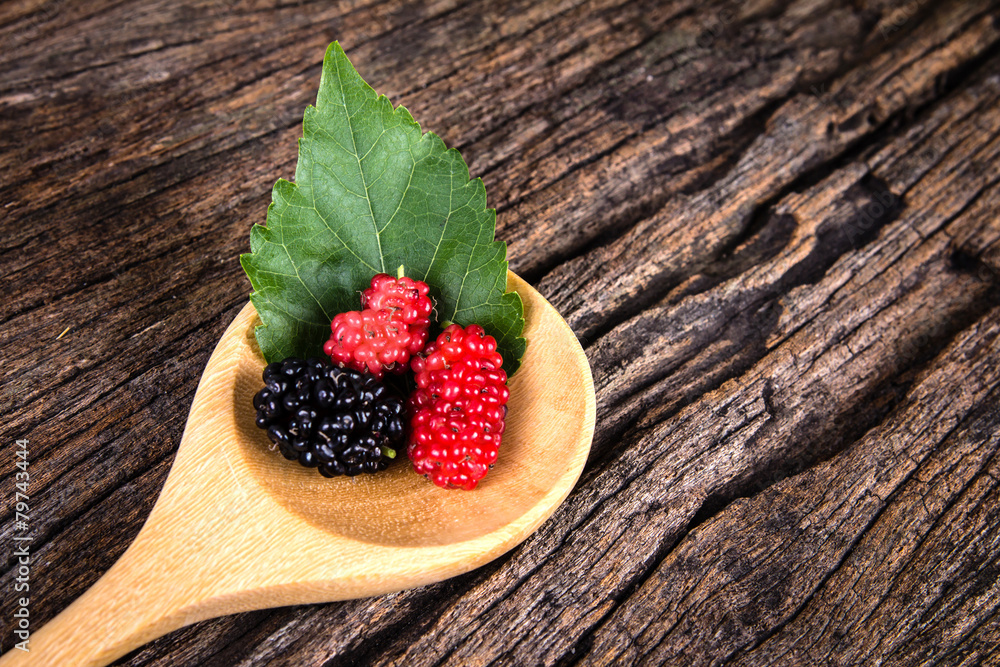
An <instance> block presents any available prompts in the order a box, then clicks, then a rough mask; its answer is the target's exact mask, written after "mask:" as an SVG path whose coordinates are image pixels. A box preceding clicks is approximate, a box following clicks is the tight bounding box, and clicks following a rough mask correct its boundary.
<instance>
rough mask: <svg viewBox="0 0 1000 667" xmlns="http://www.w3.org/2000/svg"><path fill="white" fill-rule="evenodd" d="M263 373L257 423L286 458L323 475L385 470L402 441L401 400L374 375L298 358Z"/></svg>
mask: <svg viewBox="0 0 1000 667" xmlns="http://www.w3.org/2000/svg"><path fill="white" fill-rule="evenodd" d="M263 375H264V388H263V389H261V390H260V391H258V392H257V394H256V395H255V396H254V397H253V406H254V408H255V409H256V410H257V426H258V427H260V428H262V429H265V430H266V431H267V436H268V438H270V440H271V442H273V443H274V444H275V445H277V447H278V449H279V450H280V451H281V453H282V454H283V455H284V457H285V458H286V459H289V460H290V461H298V462H299V463H301V464H302V465H304V466H306V467H307V468H318V469H319V472H320V474H321V475H323V476H324V477H335V476H337V475H352V476H353V475H359V474H361V473H375V472H378V471H379V470H385V468H386V467H388V465H389V461H390V459H392V458H394V457H395V456H396V451H397V450H398V449H399V448H400V447H401V446H402V445H403V436H404V433H403V429H404V426H403V423H404V412H405V407H404V404H403V401H402V399H400V398H398V397H396V396H394V395H393V394H392V392H390V390H389V389H388V388H387V387H386V386H385V385H383V384H382V383H381V382H380V381H379V380H378V379H376V378H375V377H374V376H372V375H369V374H366V373H359V372H357V371H354V370H350V369H346V368H337V367H335V366H334V365H333V364H332V363H330V361H329V360H328V359H309V360H307V361H306V360H302V359H295V358H289V359H286V360H284V361H281V362H275V363H272V364H269V365H268V366H267V367H266V368H265V369H264V374H263Z"/></svg>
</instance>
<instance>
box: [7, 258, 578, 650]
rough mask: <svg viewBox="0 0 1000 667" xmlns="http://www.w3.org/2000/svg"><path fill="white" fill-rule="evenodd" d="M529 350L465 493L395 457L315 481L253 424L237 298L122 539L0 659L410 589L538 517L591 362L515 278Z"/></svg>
mask: <svg viewBox="0 0 1000 667" xmlns="http://www.w3.org/2000/svg"><path fill="white" fill-rule="evenodd" d="M508 289H513V290H515V291H517V292H518V294H520V296H521V299H522V301H523V302H524V307H525V323H526V327H525V334H524V335H525V337H526V338H527V339H528V349H527V352H526V354H525V357H524V360H523V363H522V365H521V369H520V370H519V371H518V373H517V374H516V375H515V376H514V377H513V378H511V380H510V383H509V386H510V396H511V397H510V402H509V403H508V408H509V413H508V418H507V429H506V431H505V433H504V436H503V443H502V445H501V448H500V458H499V460H498V461H497V463H496V465H495V466H494V468H493V469H492V470H491V471H490V472H489V474H488V475H487V476H486V477H485V479H483V481H482V482H480V484H479V486H478V487H477V488H476V489H475V490H474V491H471V492H466V491H449V490H445V489H441V488H438V487H436V486H434V485H433V484H431V483H430V482H429V481H427V480H425V479H424V478H423V477H421V476H419V475H416V474H415V473H414V472H413V471H412V468H411V466H410V464H409V462H408V461H406V460H405V457H403V460H397V461H395V462H394V463H393V465H391V466H390V468H389V469H388V470H386V471H384V472H381V473H379V474H377V475H362V476H358V477H354V478H346V477H341V478H334V479H326V478H323V477H322V476H320V475H319V474H318V473H317V472H316V471H315V470H312V469H307V468H304V467H302V466H300V465H298V463H296V462H290V461H287V460H285V459H284V458H283V457H282V456H280V454H278V452H276V451H271V450H270V442H269V441H268V439H267V437H266V436H265V435H264V434H263V432H262V431H260V430H259V429H257V427H256V426H255V425H254V420H253V417H254V414H253V408H252V405H251V399H252V397H253V394H254V393H255V392H256V391H257V390H258V389H259V388H260V386H262V380H261V371H262V370H263V367H264V360H263V358H262V357H261V355H260V352H259V350H258V348H257V344H256V341H255V339H254V326H255V325H256V324H259V319H258V318H257V314H256V311H255V310H254V309H253V306H252V305H250V304H248V305H247V306H246V307H244V308H243V310H242V311H241V312H240V313H239V315H237V317H236V319H235V320H234V321H233V323H232V324H231V325H230V326H229V328H228V329H227V330H226V332H225V333H224V334H223V336H222V339H221V340H220V341H219V344H218V346H217V347H216V349H215V352H213V354H212V357H211V359H209V362H208V365H207V366H206V368H205V372H204V374H203V375H202V378H201V382H200V383H199V385H198V390H197V392H196V394H195V398H194V402H193V404H192V407H191V412H190V414H189V416H188V422H187V425H186V427H185V429H184V435H183V437H182V439H181V445H180V447H179V448H178V451H177V456H176V458H175V460H174V464H173V466H172V468H171V470H170V474H169V475H168V477H167V481H166V483H165V484H164V487H163V490H162V492H161V493H160V497H159V499H158V500H157V502H156V505H155V506H154V507H153V510H152V512H151V513H150V515H149V518H148V519H147V520H146V523H145V524H144V525H143V528H142V530H141V531H140V532H139V535H138V536H137V537H136V539H135V541H134V542H133V543H132V545H131V546H130V547H129V548H128V549H127V550H126V552H125V553H124V554H123V555H122V557H121V558H120V559H119V560H118V562H116V563H115V564H114V566H112V568H111V569H110V570H108V572H107V573H106V574H105V575H104V576H103V577H101V578H100V579H99V580H98V581H97V582H96V583H95V584H94V585H93V586H92V587H91V588H90V589H89V590H88V591H87V592H86V593H84V594H83V595H82V596H81V597H80V598H79V599H77V600H76V601H74V602H73V603H72V604H71V605H70V606H69V607H67V608H66V609H65V610H64V611H63V612H62V613H60V614H59V615H58V616H56V618H54V619H53V620H52V621H50V622H49V623H48V624H47V625H45V626H44V627H42V628H41V629H40V630H39V631H38V632H36V633H33V634H32V635H31V639H30V642H29V648H30V652H28V653H24V652H22V651H16V650H15V651H9V652H8V653H7V654H6V655H4V656H3V657H2V658H0V665H2V666H3V667H8V666H9V665H18V664H31V665H60V666H63V665H106V664H108V663H110V662H112V661H114V660H115V659H117V658H119V657H121V656H122V655H125V654H126V653H128V652H129V651H132V650H134V649H135V648H137V647H139V646H141V645H143V644H145V643H146V642H148V641H151V640H153V639H155V638H156V637H159V636H161V635H164V634H166V633H167V632H170V631H172V630H175V629H177V628H180V627H183V626H185V625H189V624H191V623H194V622H197V621H200V620H204V619H207V618H213V617H215V616H222V615H225V614H232V613H237V612H242V611H250V610H254V609H263V608H268V607H279V606H285V605H293V604H305V603H315V602H332V601H336V600H347V599H353V598H360V597H369V596H373V595H381V594H384V593H389V592H393V591H399V590H403V589H407V588H412V587H416V586H422V585H426V584H429V583H433V582H436V581H441V580H443V579H446V578H448V577H453V576H455V575H458V574H462V573H464V572H468V571H469V570H472V569H474V568H476V567H479V566H481V565H483V564H485V563H487V562H489V561H491V560H493V559H494V558H496V557H498V556H500V555H501V554H503V553H505V552H506V551H508V550H510V549H511V548H513V547H514V546H516V545H517V544H519V543H520V542H521V541H523V540H524V539H525V538H526V537H527V536H528V535H530V534H531V533H532V532H533V531H534V530H535V529H536V528H538V526H539V525H541V524H542V522H544V521H545V519H547V518H548V517H549V516H550V515H551V514H552V512H554V511H555V509H556V507H558V506H559V504H560V503H561V502H562V501H563V500H564V499H565V498H566V496H567V495H568V494H569V492H570V491H571V490H572V488H573V485H574V484H575V483H576V480H577V479H578V478H579V476H580V473H581V471H582V470H583V466H584V464H585V463H586V460H587V455H588V453H589V451H590V443H591V439H592V437H593V430H594V418H595V400H594V386H593V380H592V378H591V373H590V366H589V364H588V362H587V358H586V356H585V355H584V354H583V350H582V349H581V348H580V345H579V343H578V342H577V339H576V336H575V335H574V334H573V332H572V331H571V330H570V328H569V327H568V326H567V324H566V323H565V321H564V320H563V319H562V318H561V317H560V316H559V314H558V313H557V312H556V310H555V309H554V308H553V307H552V306H551V305H550V304H549V303H548V302H547V301H546V300H545V299H544V298H543V297H542V296H541V295H540V294H539V293H538V292H537V291H535V290H534V289H533V288H532V287H531V286H529V285H528V284H527V283H525V282H524V281H522V280H521V279H520V278H518V277H517V276H516V275H514V274H513V273H511V274H508Z"/></svg>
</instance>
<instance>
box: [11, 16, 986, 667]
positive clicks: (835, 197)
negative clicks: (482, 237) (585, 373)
mask: <svg viewBox="0 0 1000 667" xmlns="http://www.w3.org/2000/svg"><path fill="white" fill-rule="evenodd" d="M334 39H337V40H340V42H341V44H342V45H343V46H344V47H345V49H346V51H347V53H348V55H349V56H350V58H351V59H352V60H353V62H354V63H355V65H356V66H357V68H358V70H359V71H360V72H361V74H362V75H363V76H364V77H366V78H367V79H368V80H369V82H371V84H372V85H373V86H374V87H375V89H376V90H378V91H380V92H383V93H385V94H387V95H388V96H389V98H390V99H391V100H392V102H393V103H394V104H404V105H405V106H407V107H408V108H409V109H410V110H411V112H412V113H413V115H414V117H415V118H417V120H419V121H420V122H421V123H422V125H423V127H424V129H425V130H433V131H435V132H437V133H438V134H439V135H441V137H443V138H444V140H445V141H446V142H447V143H448V145H450V146H455V147H458V148H459V149H460V150H461V151H462V153H463V155H464V156H465V157H466V159H467V161H468V163H469V166H470V169H471V172H472V174H473V176H481V177H482V178H483V180H484V182H485V184H486V189H487V192H488V195H489V200H490V203H491V205H492V206H495V207H496V209H497V213H498V228H497V235H498V237H499V238H500V239H503V240H505V241H507V243H508V244H509V254H510V260H511V267H512V269H514V270H515V271H517V272H518V273H520V274H521V275H522V276H524V277H525V278H526V279H527V280H528V281H529V282H531V283H532V284H534V285H536V286H537V287H538V289H539V290H540V291H541V292H542V293H543V294H544V295H545V296H547V297H548V298H549V299H550V300H551V302H552V303H553V304H554V305H555V306H556V307H557V308H558V309H559V310H560V312H562V313H563V314H564V316H565V317H566V319H567V321H568V322H569V323H570V325H571V326H572V327H573V329H574V330H575V331H576V333H577V334H578V335H579V337H580V340H581V342H582V343H583V345H584V347H585V349H586V351H587V354H588V357H589V359H590V362H591V365H592V368H593V372H594V377H595V381H596V385H597V403H598V417H597V420H598V423H597V431H596V434H595V439H594V446H593V451H592V454H591V457H590V460H589V462H588V465H587V468H586V470H585V472H584V474H583V477H582V478H581V480H580V483H579V484H578V486H577V488H576V490H575V491H574V492H573V494H572V495H571V496H570V497H569V499H568V501H567V502H566V503H565V504H564V505H563V506H562V507H561V508H560V509H559V510H558V511H557V512H556V514H555V515H554V516H553V518H552V519H551V520H549V521H548V522H547V523H546V524H545V525H544V526H543V527H542V528H541V529H540V530H539V531H538V532H537V533H536V534H535V535H533V536H532V537H531V538H529V539H528V540H527V541H526V542H525V543H523V544H522V545H521V546H520V547H518V548H516V549H514V550H513V551H512V552H510V553H508V554H507V555H505V556H503V557H501V558H500V559H498V560H496V561H495V562H493V563H491V564H490V565H487V566H485V567H482V568H480V569H478V570H475V571H473V572H471V573H469V574H467V575H464V576H461V577H458V578H456V579H452V580H450V581H446V582H443V583H441V584H437V585H434V586H429V587H426V588H422V589H418V590H411V591H407V592H403V593H399V594H394V595H387V596H384V597H379V598H374V599H365V600H358V601H353V602H345V603H336V604H327V605H315V606H302V607H293V608H281V609H271V610H265V611H258V612H252V613H246V614H241V615H238V616H232V617H226V618H221V619H216V620H211V621H206V622H202V623H198V624H196V625H193V626H190V627H188V628H185V629H183V630H180V631H178V632H175V633H173V634H171V635H168V636H166V637H163V638H161V639H159V640H157V641H155V642H153V643H152V644H150V645H148V646H146V647H145V648H143V649H140V650H138V651H137V652H135V653H133V654H131V655H129V656H127V657H126V658H123V659H122V660H120V661H119V662H118V663H116V664H120V665H130V666H138V665H162V666H167V665H170V666H175V665H226V666H228V665H369V664H371V665H406V666H410V665H484V664H497V665H512V666H521V665H536V664H544V665H560V666H565V665H575V664H582V665H631V664H642V665H647V664H720V663H726V664H732V665H765V664H773V663H779V664H824V665H825V664H837V665H841V664H845V665H846V664H886V665H914V664H935V665H973V664H980V663H981V662H992V664H1000V657H998V651H1000V648H998V646H1000V505H998V495H1000V489H998V480H1000V456H998V450H1000V434H998V431H1000V168H998V165H1000V3H998V2H984V1H972V0H970V1H962V0H954V1H950V2H928V1H924V0H905V1H902V0H854V1H850V2H848V1H838V0H801V1H799V2H769V1H768V0H757V1H755V2H715V1H711V0H708V1H706V0H698V1H695V0H646V1H640V2H624V3H622V2H616V1H615V0H591V1H586V0H550V1H549V0H547V1H544V2H538V1H536V0H518V1H513V2H502V3H497V2H494V1H492V0H431V1H429V2H427V3H423V4H420V3H405V4H404V3H400V2H391V1H384V0H357V1H351V2H339V3H336V2H329V3H326V2H313V3H303V2H286V3H275V2H273V0H262V1H260V2H256V1H251V0H246V1H244V0H219V1H217V2H213V1H210V0H205V1H203V2H199V1H194V2H181V3H176V2H167V1H165V0H158V1H155V2H129V1H120V0H113V1H112V0H95V1H94V2H86V3H85V2H75V1H71V0H33V1H23V2H5V3H3V4H2V5H0V44H2V46H3V48H2V50H0V176H2V181H0V193H2V196H0V205H2V221H3V227H2V239H0V253H2V255H0V256H2V276H3V283H4V285H3V293H4V297H3V299H2V302H0V322H2V325H0V339H2V349H3V361H4V363H3V366H2V370H0V374H2V378H3V379H2V389H0V396H2V399H0V412H2V413H3V418H4V424H3V459H2V461H3V464H2V469H0V473H2V478H0V497H2V498H3V506H2V507H3V520H2V525H0V543H2V544H3V559H4V560H3V568H4V569H3V575H2V577H0V601H2V605H3V610H4V613H3V615H2V620H0V628H2V634H0V646H2V648H3V649H4V650H10V649H11V647H12V645H13V643H14V641H15V639H16V638H15V636H14V628H15V619H14V618H13V616H12V614H13V610H14V609H15V608H16V601H17V599H18V598H19V597H20V596H21V595H22V594H21V593H18V592H15V585H16V581H17V576H18V565H17V560H16V557H15V556H14V555H13V553H14V550H13V548H12V545H13V544H14V542H13V538H14V536H15V535H18V534H20V533H19V532H17V530H16V528H15V526H16V524H15V516H14V507H15V504H14V499H15V492H16V488H15V475H14V473H15V472H16V471H17V468H16V466H15V449H16V447H15V440H17V439H27V440H28V443H29V444H28V446H27V448H28V450H29V454H28V459H29V462H30V467H29V471H30V489H29V491H30V492H29V495H30V501H29V506H30V512H29V517H30V530H31V535H32V536H33V542H32V543H31V553H32V561H31V570H30V623H31V627H32V628H35V629H37V628H39V627H41V626H42V624H44V622H45V621H46V620H48V619H50V618H52V617H53V616H54V615H55V614H56V613H57V612H59V611H60V610H61V609H62V608H64V607H65V606H66V605H67V604H68V603H69V602H71V601H72V600H73V599H74V598H75V597H77V596H78V595H79V594H80V593H82V592H83V591H84V590H85V589H86V588H87V587H89V586H90V585H91V584H93V583H94V581H95V580H96V579H97V578H98V577H100V575H101V574H102V573H103V572H104V571H106V570H107V568H108V567H109V566H110V565H111V564H112V563H113V562H114V561H115V560H116V559H117V558H118V556H119V555H121V553H122V552H123V551H124V550H125V548H126V547H127V545H128V544H129V543H130V541H131V540H132V539H133V538H134V537H135V535H136V533H137V532H138V530H139V528H140V526H141V525H142V523H143V520H144V519H145V517H146V516H147V514H148V513H149V511H150V508H151V507H152V505H153V502H154V500H155V499H156V496H157V493H158V492H159V490H160V488H161V486H162V484H163V481H164V479H165V477H166V475H167V471H168V469H169V468H170V464H171V462H172V460H173V456H174V453H175V451H176V448H177V445H178V443H179V441H180V436H181V432H182V430H183V427H184V422H185V418H186V415H187V411H188V408H189V406H190V403H191V399H192V397H193V395H194V391H195V386H196V384H197V381H198V378H199V375H200V373H201V371H202V368H203V367H204V365H205V362H206V361H207V360H208V357H209V354H210V353H211V351H212V349H213V346H214V344H215V342H216V341H217V340H218V338H219V337H220V335H221V334H222V332H223V330H224V329H225V327H226V326H227V325H228V324H229V322H230V321H231V320H232V319H233V317H234V316H235V315H236V313H237V312H238V311H239V309H240V308H241V307H242V306H243V305H244V304H245V303H246V301H247V296H248V293H249V291H250V286H249V282H248V281H247V280H246V278H245V276H244V274H243V272H242V270H241V269H240V266H239V263H238V260H237V256H238V255H239V253H241V252H245V251H246V250H247V249H248V247H249V245H248V238H249V237H248V234H249V230H250V226H251V225H253V224H254V223H259V222H262V221H263V219H264V213H265V209H266V208H267V205H268V203H269V201H270V190H271V186H272V184H273V183H274V181H275V180H276V179H277V178H279V177H285V178H291V177H292V176H293V172H294V165H295V159H296V139H297V137H299V136H300V134H301V118H302V112H303V109H304V108H305V106H306V105H307V104H310V103H311V102H312V101H313V100H314V98H315V95H316V88H317V85H318V82H319V72H320V63H321V59H322V55H323V52H324V49H325V48H326V46H327V44H328V43H329V42H331V41H333V40H334ZM221 464H222V463H221V462H220V465H221Z"/></svg>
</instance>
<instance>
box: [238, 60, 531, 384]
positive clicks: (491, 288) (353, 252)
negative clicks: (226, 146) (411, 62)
mask: <svg viewBox="0 0 1000 667" xmlns="http://www.w3.org/2000/svg"><path fill="white" fill-rule="evenodd" d="M495 231H496V212H495V211H494V210H493V209H488V208H486V190H485V188H484V187H483V182H482V180H480V179H478V178H477V179H475V180H470V179H469V168H468V166H466V164H465V161H464V160H463V159H462V156H461V155H460V154H459V153H458V151H456V150H455V149H447V148H446V147H445V145H444V142H443V141H441V139H440V138H439V137H438V136H437V135H435V134H433V133H432V132H428V133H426V134H423V133H422V132H421V130H420V126H419V125H418V124H417V122H416V121H415V120H413V117H412V116H410V112H409V111H407V110H406V109H405V108H404V107H397V108H395V109H393V107H392V104H390V102H389V100H388V99H386V98H385V96H382V95H378V94H377V93H376V92H375V91H374V90H372V88H371V86H369V85H368V84H367V83H365V81H364V80H363V79H362V78H361V76H360V75H359V74H358V72H357V71H356V70H355V69H354V66H353V65H351V62H350V61H349V60H348V59H347V56H346V55H344V51H343V49H341V48H340V45H339V44H338V43H337V42H334V43H333V44H331V45H330V48H329V49H327V52H326V57H325V58H324V60H323V74H322V76H321V78H320V85H319V94H318V96H317V99H316V106H315V107H312V106H310V107H308V108H307V109H306V112H305V117H304V119H303V136H302V138H301V139H300V140H299V161H298V165H297V167H296V169H295V183H290V182H288V181H285V180H279V181H278V182H277V183H275V185H274V190H273V191H272V202H271V205H270V206H269V207H268V209H267V225H266V226H262V225H254V226H253V228H252V229H251V232H250V253H249V254H246V255H242V256H241V257H240V263H241V264H242V265H243V269H244V270H245V271H246V273H247V276H249V278H250V283H251V284H252V285H253V289H254V292H253V293H252V294H251V295H250V300H251V301H252V302H253V304H254V306H255V307H256V309H257V313H258V314H259V315H260V318H261V321H262V322H263V324H262V325H261V326H258V327H257V331H256V334H257V342H258V343H259V345H260V349H261V352H262V353H263V355H264V358H265V359H266V360H267V361H269V362H270V361H276V360H281V359H284V358H286V357H290V356H299V357H309V356H319V355H320V354H321V351H322V346H323V343H324V342H325V341H326V339H327V338H329V335H330V321H331V320H332V319H333V316H334V315H336V314H337V313H341V312H346V311H349V310H357V309H358V308H360V301H359V296H358V295H359V292H361V291H362V290H364V289H365V288H367V287H368V285H369V283H370V281H371V278H372V276H373V275H375V274H376V273H389V274H391V275H394V274H395V273H396V269H397V267H399V266H400V265H403V266H405V267H406V275H408V276H410V277H411V278H417V279H420V280H423V281H425V282H426V283H427V284H428V285H430V287H431V296H432V297H433V298H434V299H435V302H436V314H437V319H438V321H445V320H451V321H453V322H457V323H459V324H461V325H463V326H466V325H469V324H473V323H476V324H479V325H481V326H482V327H483V328H484V329H486V331H487V333H489V334H491V335H492V336H493V337H495V338H496V339H497V344H498V350H499V351H500V354H501V355H503V358H504V369H505V370H506V371H507V373H508V375H513V373H514V371H516V370H517V367H518V365H519V364H520V359H521V357H522V356H523V355H524V349H525V340H524V338H521V337H520V336H521V333H522V331H523V329H524V317H523V307H522V304H521V299H520V297H519V296H518V295H517V294H516V293H513V292H512V293H509V294H505V290H506V285H507V248H506V245H505V244H504V243H502V242H499V241H496V240H494V233H495Z"/></svg>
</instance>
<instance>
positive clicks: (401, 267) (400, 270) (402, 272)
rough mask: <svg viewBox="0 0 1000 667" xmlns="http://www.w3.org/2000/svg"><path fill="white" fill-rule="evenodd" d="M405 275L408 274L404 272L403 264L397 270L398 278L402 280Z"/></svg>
mask: <svg viewBox="0 0 1000 667" xmlns="http://www.w3.org/2000/svg"><path fill="white" fill-rule="evenodd" d="M405 275H406V272H405V271H403V265H402V264H400V265H399V268H398V269H396V278H402V277H403V276H405Z"/></svg>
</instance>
